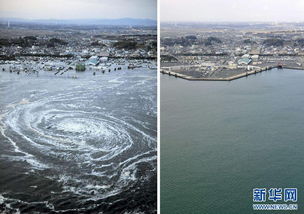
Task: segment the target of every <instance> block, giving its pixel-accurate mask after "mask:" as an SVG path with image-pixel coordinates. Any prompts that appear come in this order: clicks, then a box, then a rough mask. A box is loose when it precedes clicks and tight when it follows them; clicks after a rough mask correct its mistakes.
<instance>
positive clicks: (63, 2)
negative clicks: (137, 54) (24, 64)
mask: <svg viewBox="0 0 304 214" xmlns="http://www.w3.org/2000/svg"><path fill="white" fill-rule="evenodd" d="M156 5H157V0H0V18H22V19H120V18H136V19H154V20H155V19H156V18H157V7H156Z"/></svg>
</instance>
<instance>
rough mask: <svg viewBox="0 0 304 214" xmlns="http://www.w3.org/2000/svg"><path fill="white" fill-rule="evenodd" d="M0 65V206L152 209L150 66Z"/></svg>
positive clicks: (86, 210)
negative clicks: (70, 69) (62, 70)
mask: <svg viewBox="0 0 304 214" xmlns="http://www.w3.org/2000/svg"><path fill="white" fill-rule="evenodd" d="M77 76H78V79H73V78H69V77H68V75H66V76H60V77H57V76H55V75H54V74H53V73H49V72H40V74H39V76H38V77H37V76H36V75H28V74H24V73H21V74H20V75H17V74H15V73H8V72H0V211H3V210H9V211H14V212H21V213H28V212H38V213H59V212H60V213H101V212H103V213H138V212H144V213H155V210H156V197H157V195H156V171H157V170H156V153H157V152H156V134H157V133H156V132H157V122H156V121H157V104H156V97H157V95H156V71H155V70H149V69H145V68H139V69H135V70H124V69H123V70H120V71H113V72H111V73H109V72H106V73H105V74H102V73H101V72H97V74H96V75H95V76H93V74H92V72H83V73H77Z"/></svg>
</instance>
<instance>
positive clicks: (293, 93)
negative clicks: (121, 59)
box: [160, 70, 304, 214]
mask: <svg viewBox="0 0 304 214" xmlns="http://www.w3.org/2000/svg"><path fill="white" fill-rule="evenodd" d="M303 124H304V71H296V70H272V71H267V72H264V73H261V74H258V75H256V76H250V77H248V78H243V79H239V80H235V81H232V82H191V81H186V80H182V79H176V78H174V77H169V76H167V75H162V76H161V124H160V125H161V211H162V214H170V213H176V214H178V213H181V214H184V213H204V214H207V213H210V214H225V213H227V214H238V213H239V214H246V213H272V212H269V211H264V212H263V211H257V212H254V211H253V210H252V189H253V188H258V187H266V188H271V187H277V188H280V187H281V188H286V187H297V188H298V205H299V210H298V211H291V212H287V213H304V207H303V206H304V205H303V204H304V203H303V202H304V194H303V189H304V182H303V181H304V170H303V167H304V158H303V157H304V126H303ZM274 213H286V212H282V211H277V212H274Z"/></svg>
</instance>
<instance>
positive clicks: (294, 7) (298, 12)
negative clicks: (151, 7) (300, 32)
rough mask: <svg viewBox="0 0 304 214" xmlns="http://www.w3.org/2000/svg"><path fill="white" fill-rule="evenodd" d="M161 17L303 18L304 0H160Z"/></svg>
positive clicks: (269, 19)
mask: <svg viewBox="0 0 304 214" xmlns="http://www.w3.org/2000/svg"><path fill="white" fill-rule="evenodd" d="M160 8H161V14H160V16H161V21H198V22H199V21H203V22H208V21H271V22H280V21H292V22H298V21H304V0H160Z"/></svg>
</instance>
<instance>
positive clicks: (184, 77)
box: [160, 66, 304, 81]
mask: <svg viewBox="0 0 304 214" xmlns="http://www.w3.org/2000/svg"><path fill="white" fill-rule="evenodd" d="M273 68H279V66H268V67H264V68H261V69H259V70H253V71H246V72H243V73H240V74H237V75H234V76H230V77H222V78H221V77H219V78H197V77H192V76H188V75H185V74H180V73H177V72H173V71H167V70H162V69H161V71H160V72H161V73H162V74H168V75H169V76H174V77H178V78H182V79H185V80H191V81H232V80H236V79H240V78H243V77H248V76H250V75H253V74H257V73H261V72H263V71H267V70H271V69H273ZM280 68H282V69H283V68H285V69H295V70H304V68H303V67H291V66H282V67H280Z"/></svg>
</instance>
